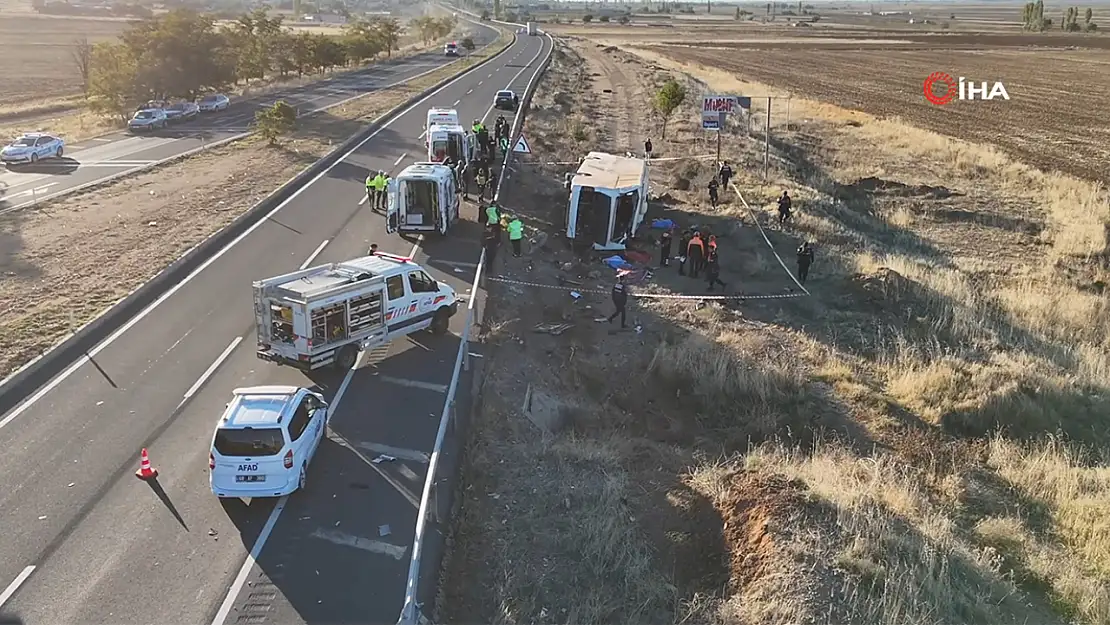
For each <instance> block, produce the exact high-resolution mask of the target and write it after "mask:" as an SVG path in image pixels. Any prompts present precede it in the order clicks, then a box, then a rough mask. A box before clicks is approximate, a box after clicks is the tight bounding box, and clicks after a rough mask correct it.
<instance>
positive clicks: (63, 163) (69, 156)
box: [0, 22, 497, 213]
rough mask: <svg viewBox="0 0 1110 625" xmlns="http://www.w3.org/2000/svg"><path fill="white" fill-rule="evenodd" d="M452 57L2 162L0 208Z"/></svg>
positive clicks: (481, 37) (343, 77) (374, 68)
mask: <svg viewBox="0 0 1110 625" xmlns="http://www.w3.org/2000/svg"><path fill="white" fill-rule="evenodd" d="M464 23H466V22H464ZM473 31H474V35H473V39H474V43H475V45H476V46H477V48H478V49H480V48H481V47H483V46H485V45H487V44H490V43H492V42H493V41H495V40H496V39H497V33H496V31H494V30H493V29H490V28H487V27H481V26H478V25H476V24H475V25H473ZM456 60H458V59H456V58H454V57H446V56H444V55H443V53H442V52H426V53H422V54H417V55H413V56H410V57H404V58H400V59H394V60H386V61H382V62H380V63H375V64H373V65H371V66H369V67H367V68H366V69H362V70H358V71H353V72H348V73H344V74H337V75H336V76H334V77H332V78H328V79H325V80H321V81H319V82H314V83H311V84H307V85H304V86H301V87H295V88H290V89H288V90H284V91H281V92H275V93H269V94H266V95H265V96H260V97H257V98H250V99H244V100H233V101H232V104H231V106H230V107H229V108H228V109H227V110H225V111H220V112H218V113H204V114H201V115H198V116H197V119H196V120H194V121H190V122H183V123H180V124H175V125H173V126H170V127H168V128H167V129H165V130H161V131H157V132H154V133H149V134H148V133H143V134H141V135H133V134H129V133H127V132H117V133H114V134H110V135H105V136H103V137H97V138H95V139H86V140H84V141H80V142H77V143H73V144H69V145H67V146H66V151H65V156H64V157H63V158H61V159H52V160H49V161H43V162H41V163H39V164H37V165H35V166H33V167H32V166H21V167H18V168H12V169H4V168H3V167H0V213H2V212H3V211H5V210H12V209H17V208H21V207H24V206H30V205H32V204H34V203H36V202H41V201H43V200H44V199H48V198H50V197H55V196H58V195H60V194H62V193H65V192H66V191H67V190H69V189H73V188H76V187H78V186H81V185H85V184H89V183H93V182H96V181H98V180H102V179H104V178H107V177H108V176H112V175H115V174H119V173H121V172H126V171H131V170H137V169H141V168H142V167H145V166H148V165H150V164H152V163H156V162H158V161H162V160H164V159H167V158H171V157H173V156H176V155H178V154H183V153H185V152H187V151H189V150H195V149H198V148H201V147H203V146H204V145H206V144H210V143H213V142H215V141H219V140H221V139H227V138H229V137H234V136H236V135H240V134H242V133H244V132H247V131H248V130H249V125H250V124H251V123H252V122H253V121H254V113H255V111H257V110H258V109H259V107H262V106H268V105H272V104H273V103H274V102H276V101H277V100H285V101H286V102H288V103H289V104H290V105H292V106H295V107H297V108H298V109H300V111H301V112H302V114H303V113H305V112H307V111H313V110H318V109H322V108H325V107H327V106H332V105H335V104H338V103H341V102H343V101H345V100H349V99H352V98H356V97H358V96H360V95H363V94H366V93H370V92H372V91H376V90H379V89H384V88H387V87H391V86H393V85H396V84H398V83H402V82H405V81H408V80H411V79H413V78H415V77H417V76H419V75H421V74H425V73H428V72H432V71H435V70H436V69H439V68H440V67H442V66H443V65H445V64H446V63H450V62H453V61H456Z"/></svg>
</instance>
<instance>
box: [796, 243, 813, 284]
mask: <svg viewBox="0 0 1110 625" xmlns="http://www.w3.org/2000/svg"><path fill="white" fill-rule="evenodd" d="M812 264H813V246H811V245H810V244H809V241H803V242H802V244H801V245H799V246H798V282H801V283H802V284H805V283H806V277H807V276H809V266H810V265H812Z"/></svg>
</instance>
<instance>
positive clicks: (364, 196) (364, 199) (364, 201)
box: [358, 194, 370, 206]
mask: <svg viewBox="0 0 1110 625" xmlns="http://www.w3.org/2000/svg"><path fill="white" fill-rule="evenodd" d="M368 199H370V196H369V195H365V194H364V195H363V196H362V199H361V200H359V201H358V205H359V206H362V205H363V204H365V203H366V200H368Z"/></svg>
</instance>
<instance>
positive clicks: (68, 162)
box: [8, 156, 81, 202]
mask: <svg viewBox="0 0 1110 625" xmlns="http://www.w3.org/2000/svg"><path fill="white" fill-rule="evenodd" d="M80 166H81V163H80V162H78V161H77V160H75V159H74V158H72V157H69V156H64V157H62V158H52V159H49V160H43V161H39V162H37V163H35V164H33V165H32V164H27V165H18V166H14V167H13V166H10V165H9V166H8V170H9V171H11V172H12V173H18V174H50V175H53V176H67V175H69V174H72V173H73V172H75V171H77V168H78V167H80ZM30 199H31V197H30V196H27V197H25V198H22V199H21V200H20V201H21V202H26V201H28V200H30Z"/></svg>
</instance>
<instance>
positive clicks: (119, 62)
mask: <svg viewBox="0 0 1110 625" xmlns="http://www.w3.org/2000/svg"><path fill="white" fill-rule="evenodd" d="M137 80H138V63H136V60H135V55H134V54H132V53H131V49H130V48H128V47H127V46H126V45H125V44H122V43H111V42H103V43H98V44H96V45H94V46H93V49H92V52H91V54H90V63H89V107H90V108H91V109H92V110H93V111H96V112H98V113H106V114H109V115H113V116H116V117H119V119H120V121H123V122H126V121H127V119H128V117H130V115H131V113H132V111H133V107H134V104H135V101H136V100H137V99H138V94H137Z"/></svg>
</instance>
